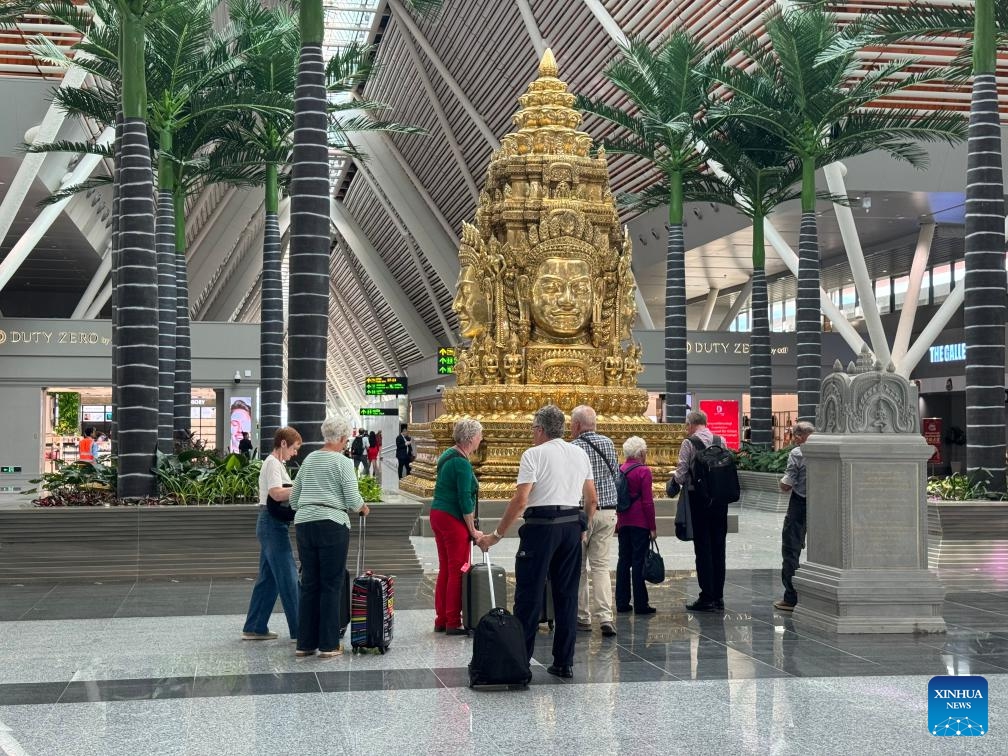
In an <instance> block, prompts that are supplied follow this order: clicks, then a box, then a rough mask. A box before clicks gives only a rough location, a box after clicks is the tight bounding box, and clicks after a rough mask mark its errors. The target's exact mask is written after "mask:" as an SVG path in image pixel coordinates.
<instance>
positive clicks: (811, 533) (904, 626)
mask: <svg viewBox="0 0 1008 756" xmlns="http://www.w3.org/2000/svg"><path fill="white" fill-rule="evenodd" d="M872 363H873V358H872V357H871V354H870V353H869V352H867V350H866V351H864V352H862V354H861V356H860V357H859V358H858V361H857V364H854V363H851V364H850V365H849V366H848V368H847V371H846V372H844V371H843V368H842V366H841V365H840V363H839V362H837V363H836V365H835V366H834V372H833V373H832V374H830V375H829V376H827V377H826V378H825V380H823V383H822V397H821V400H820V405H819V413H818V417H817V422H816V433H814V434H813V435H812V437H811V438H810V439H809V440H808V441H806V442H805V445H804V446H803V447H802V450H803V453H804V455H805V464H806V469H807V471H808V521H807V522H808V536H807V546H808V549H807V552H806V559H807V561H806V562H805V563H803V564H802V565H801V567H800V568H799V569H798V572H797V573H796V575H795V577H794V584H795V588H796V589H797V591H798V606H797V607H796V608H795V611H794V622H795V624H796V625H806V626H810V627H814V628H818V629H820V630H827V631H829V632H835V633H911V632H928V633H932V632H944V630H945V621H944V619H943V618H942V603H943V602H944V599H945V589H944V588H943V587H942V584H941V583H940V582H939V581H938V578H937V577H936V576H935V575H933V574H932V573H930V572H929V571H928V556H927V503H926V490H927V489H926V483H925V480H926V464H927V460H928V458H929V457H930V456H931V454H932V452H933V449H932V448H931V447H930V446H928V445H927V443H925V441H924V438H923V437H922V436H921V434H920V418H919V417H918V411H917V389H916V388H915V387H914V386H913V385H912V384H911V383H910V382H909V381H908V380H906V379H905V378H903V377H901V376H899V375H897V374H896V373H895V372H894V370H893V368H892V366H891V365H890V366H889V368H888V369H887V370H882V367H881V365H879V364H878V363H874V364H872Z"/></svg>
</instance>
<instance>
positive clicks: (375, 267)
mask: <svg viewBox="0 0 1008 756" xmlns="http://www.w3.org/2000/svg"><path fill="white" fill-rule="evenodd" d="M329 215H330V219H331V220H332V224H333V225H334V226H335V227H336V230H337V231H339V233H340V236H342V237H343V238H344V239H345V240H346V242H347V244H348V245H349V246H350V249H352V250H353V251H354V254H355V255H356V256H357V259H358V260H360V263H361V265H362V266H363V267H364V270H365V272H366V273H367V274H368V278H370V279H371V280H372V281H373V282H374V285H375V286H376V287H377V289H378V291H379V292H380V293H381V295H382V297H383V298H384V299H385V301H386V302H388V304H389V307H391V308H392V311H393V312H395V314H396V317H397V318H399V320H400V321H402V323H403V325H404V326H405V327H406V332H407V333H408V334H409V335H410V338H411V339H413V341H414V342H415V343H416V345H417V348H418V349H419V350H420V352H421V353H422V354H424V355H428V356H429V355H432V354H435V353H436V352H437V348H438V345H437V342H436V341H434V337H433V336H432V335H431V333H430V330H429V329H428V328H427V326H426V324H425V323H424V321H423V318H421V317H420V314H419V313H418V312H417V311H416V308H415V307H414V306H413V303H412V302H411V301H410V300H409V297H407V296H406V295H405V294H404V293H403V290H402V289H401V288H399V285H398V284H396V282H395V277H394V276H393V275H392V271H390V270H389V269H388V266H386V265H385V261H384V260H382V258H381V255H379V254H378V250H376V249H375V248H374V246H373V245H372V244H371V242H370V241H369V240H368V239H367V237H366V236H365V235H364V232H363V231H362V230H361V228H360V226H358V225H357V221H356V220H354V219H353V218H352V217H351V215H350V212H349V211H348V210H347V208H346V206H345V205H343V203H342V202H338V201H337V200H336V199H333V200H332V201H331V202H330V203H329Z"/></svg>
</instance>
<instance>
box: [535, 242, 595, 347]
mask: <svg viewBox="0 0 1008 756" xmlns="http://www.w3.org/2000/svg"><path fill="white" fill-rule="evenodd" d="M531 300H532V301H531V310H532V320H533V322H534V323H535V326H536V329H537V330H538V331H540V332H542V333H545V334H548V335H550V336H555V337H559V338H570V337H572V336H577V335H579V334H581V333H584V331H585V328H586V327H587V326H588V319H589V318H590V317H591V312H592V283H591V269H590V268H589V267H588V263H587V262H585V261H584V260H571V259H563V258H558V257H548V258H546V259H545V260H543V261H542V263H541V264H540V265H539V270H538V271H537V272H536V278H535V283H533V284H532V293H531Z"/></svg>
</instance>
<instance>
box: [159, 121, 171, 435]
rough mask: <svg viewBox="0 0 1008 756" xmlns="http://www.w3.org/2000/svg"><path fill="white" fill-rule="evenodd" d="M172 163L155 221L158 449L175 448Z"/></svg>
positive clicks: (165, 139) (164, 171)
mask: <svg viewBox="0 0 1008 756" xmlns="http://www.w3.org/2000/svg"><path fill="white" fill-rule="evenodd" d="M171 137H172V135H171V132H170V131H168V130H164V131H162V133H161V150H162V151H163V152H165V153H170V152H171V148H172V138H171ZM173 173H174V171H173V169H172V164H171V161H170V160H169V159H167V158H166V157H165V156H164V155H162V156H161V158H160V164H159V166H158V203H157V222H156V225H155V228H156V236H155V241H156V245H157V279H158V450H159V451H161V452H162V453H163V454H171V453H172V452H173V451H174V447H175V444H174V434H173V433H172V424H173V419H174V403H175V402H174V400H175V317H176V314H175V308H176V302H175V257H176V255H175V208H174V204H173V200H172V187H173V185H174V183H175V182H174V178H173Z"/></svg>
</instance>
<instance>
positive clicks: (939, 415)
mask: <svg viewBox="0 0 1008 756" xmlns="http://www.w3.org/2000/svg"><path fill="white" fill-rule="evenodd" d="M1006 337H1008V332H1006ZM1005 371H1006V378H1005V380H1006V383H1008V364H1006V366H1005ZM910 377H911V378H913V379H914V380H915V381H916V382H917V384H918V387H919V393H920V414H921V418H925V419H928V420H930V421H931V423H930V425H931V426H933V428H934V430H933V431H932V432H933V434H934V437H935V438H940V439H941V445H940V447H939V454H938V456H937V457H935V459H934V463H933V465H932V468H931V470H932V472H935V473H947V472H962V471H964V470H965V469H966V343H965V337H964V336H963V331H962V329H958V328H950V329H947V330H945V331H943V332H942V333H941V335H940V336H939V337H938V338H937V339H935V343H934V344H933V345H932V346H931V348H930V349H928V351H927V353H926V354H925V355H924V357H923V358H922V359H921V361H920V362H919V363H918V364H917V367H916V368H915V369H914V371H913V373H911V375H910ZM1005 403H1006V404H1008V394H1006V395H1005ZM935 421H936V422H935ZM1006 432H1008V429H1006Z"/></svg>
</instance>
